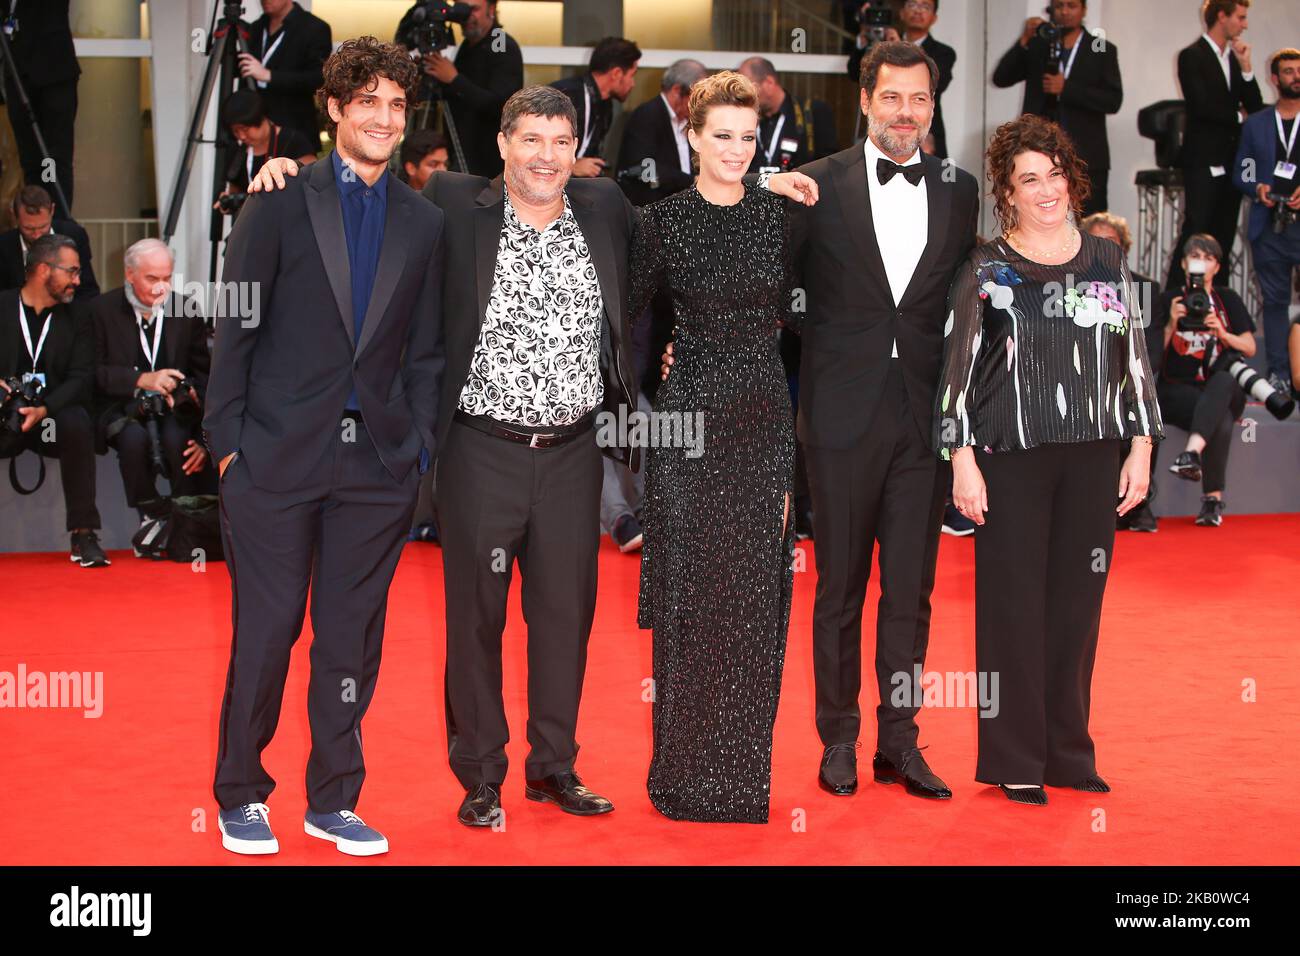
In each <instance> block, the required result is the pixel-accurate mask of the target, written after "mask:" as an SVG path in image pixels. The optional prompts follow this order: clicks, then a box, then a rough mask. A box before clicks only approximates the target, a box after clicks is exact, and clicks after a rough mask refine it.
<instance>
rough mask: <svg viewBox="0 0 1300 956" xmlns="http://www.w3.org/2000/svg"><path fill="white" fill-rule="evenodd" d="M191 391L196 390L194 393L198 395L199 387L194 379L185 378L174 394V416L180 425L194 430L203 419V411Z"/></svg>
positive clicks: (178, 384)
mask: <svg viewBox="0 0 1300 956" xmlns="http://www.w3.org/2000/svg"><path fill="white" fill-rule="evenodd" d="M190 389H194V393H195V394H196V395H197V394H198V386H197V385H196V384H195V383H194V379H192V378H183V379H181V380H180V382H179V383H177V385H176V388H175V390H174V391H173V392H172V415H173V416H175V418H176V423H177V424H178V425H184V426H185V427H186V428H193V427H194V426H195V425H197V424H198V423H199V421H200V420H201V419H202V418H203V409H201V408H200V407H199V403H198V402H196V401H195V400H194V396H193V395H191V394H190Z"/></svg>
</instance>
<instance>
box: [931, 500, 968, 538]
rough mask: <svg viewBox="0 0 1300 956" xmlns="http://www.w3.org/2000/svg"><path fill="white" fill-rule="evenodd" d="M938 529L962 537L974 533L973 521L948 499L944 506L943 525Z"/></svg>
mask: <svg viewBox="0 0 1300 956" xmlns="http://www.w3.org/2000/svg"><path fill="white" fill-rule="evenodd" d="M940 530H941V531H943V533H944V534H950V535H953V536H954V537H958V538H964V537H966V536H967V535H971V534H974V533H975V522H974V521H971V519H970V518H967V517H966V516H965V515H964V514H962V513H961V512H960V511H958V510H957V506H956V505H954V504H953V503H952V502H951V501H950V502H948V504H947V505H945V506H944V509H943V527H942V528H941V529H940Z"/></svg>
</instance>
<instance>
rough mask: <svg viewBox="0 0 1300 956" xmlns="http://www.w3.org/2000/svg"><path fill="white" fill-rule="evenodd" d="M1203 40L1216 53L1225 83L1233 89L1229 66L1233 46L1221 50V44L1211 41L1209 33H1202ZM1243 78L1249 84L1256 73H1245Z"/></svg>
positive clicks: (1242, 75) (1228, 45)
mask: <svg viewBox="0 0 1300 956" xmlns="http://www.w3.org/2000/svg"><path fill="white" fill-rule="evenodd" d="M1201 39H1202V40H1204V41H1205V42H1206V43H1208V44H1209V45H1210V49H1211V50H1213V51H1214V55H1215V57H1216V58H1218V61H1219V68H1220V69H1222V70H1223V82H1224V83H1226V84H1227V86H1228V89H1232V67H1231V66H1229V65H1228V57H1230V56H1231V55H1232V44H1231V43H1229V44H1227V45H1226V46H1224V48H1223V49H1222V50H1220V49H1219V44H1217V43H1215V42H1214V41H1213V40H1212V39H1210V35H1209V34H1208V33H1202V34H1201ZM1241 78H1242V79H1243V80H1245V81H1246V82H1247V83H1249V82H1250V81H1251V80H1253V79H1254V78H1255V72H1254V71H1253V70H1252V71H1251V72H1249V73H1246V72H1243V73H1242V74H1241Z"/></svg>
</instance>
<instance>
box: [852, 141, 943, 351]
mask: <svg viewBox="0 0 1300 956" xmlns="http://www.w3.org/2000/svg"><path fill="white" fill-rule="evenodd" d="M863 149H864V150H865V151H866V157H867V192H868V195H869V196H870V198H871V219H872V226H873V227H874V228H875V230H876V243H877V244H878V245H879V246H880V258H881V260H882V261H883V262H884V264H885V275H886V277H887V278H888V279H889V291H890V292H891V293H892V294H893V296H894V305H895V307H897V305H898V303H900V302H902V301H903V293H904V292H906V291H907V286H908V283H909V282H911V281H912V273H913V272H915V271H916V264H917V263H918V262H920V261H921V254H922V253H923V252H925V244H926V241H927V240H928V238H929V233H930V203H929V198H928V192H927V190H926V186H925V180H924V179H922V180H921V181H920V182H919V183H917V184H916V185H915V186H913V185H912V184H911V183H909V182H908V181H907V179H906V178H905V177H903V176H901V175H895V176H894V178H893V179H891V180H890V181H889V182H888V184H886V185H884V186H882V185H881V184H880V176H879V175H878V174H877V172H876V165H877V162H878V161H879V160H881V159H889V157H888V156H886V155H885V154H884V153H882V152H881V151H880V149H879V148H877V146H876V144H875V143H873V142H872V141H871V139H870V138H868V139H867V141H866V142H865V143H864V144H863ZM920 161H921V151H920V150H919V149H918V150H917V151H916V152H915V153H913V154H912V157H911V159H909V160H908V161H907V162H905V163H901V164H900V165H903V166H913V165H915V164H917V163H919V162H920ZM890 162H893V160H890ZM893 358H898V340H897V339H895V340H894V352H893Z"/></svg>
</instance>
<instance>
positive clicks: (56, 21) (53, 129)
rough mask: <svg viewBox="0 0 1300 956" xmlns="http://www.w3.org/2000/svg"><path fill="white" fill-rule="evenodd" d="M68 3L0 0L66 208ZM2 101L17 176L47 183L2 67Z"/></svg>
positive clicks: (70, 100)
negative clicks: (6, 111) (15, 147)
mask: <svg viewBox="0 0 1300 956" xmlns="http://www.w3.org/2000/svg"><path fill="white" fill-rule="evenodd" d="M69 3H70V0H0V16H3V18H4V21H5V25H6V31H7V30H8V27H9V25H12V26H13V28H14V29H13V33H12V34H11V35H10V37H9V48H10V50H12V51H13V62H14V66H15V67H16V68H17V71H18V77H19V79H21V80H22V84H23V89H24V90H26V91H27V98H28V99H29V100H30V101H31V104H32V111H33V112H34V113H35V117H34V118H35V120H36V122H37V123H38V124H39V125H40V128H41V135H42V136H43V137H44V138H45V146H46V148H47V149H48V150H49V151H50V158H51V159H53V160H54V170H53V172H54V174H55V175H56V176H57V178H58V181H59V185H60V186H61V187H62V188H63V195H64V197H65V198H66V199H67V200H68V204H69V206H71V204H72V147H73V138H74V137H73V131H74V127H75V126H76V120H77V78H78V77H80V76H81V67H80V66H79V65H78V64H77V53H76V49H75V48H74V46H73V43H72V28H71V26H70V25H69V23H68V5H69ZM5 102H6V103H8V104H9V121H10V124H11V125H12V126H13V129H14V139H15V141H16V142H17V143H18V156H19V159H20V160H21V162H22V164H23V179H25V180H26V181H27V182H29V183H48V182H50V177H49V171H48V170H46V169H45V167H44V161H45V157H44V156H43V155H42V154H41V149H40V146H39V145H37V142H36V134H35V133H34V132H33V131H32V119H33V117H32V116H29V115H27V114H26V113H25V112H24V111H23V109H22V106H21V100H20V98H19V96H18V90H17V88H16V87H15V86H14V84H13V79H12V78H11V77H10V75H9V71H8V70H5ZM59 216H60V218H64V219H70V218H72V210H71V209H60V210H59ZM19 284H21V281H20V283H19ZM5 288H9V287H8V286H5Z"/></svg>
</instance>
